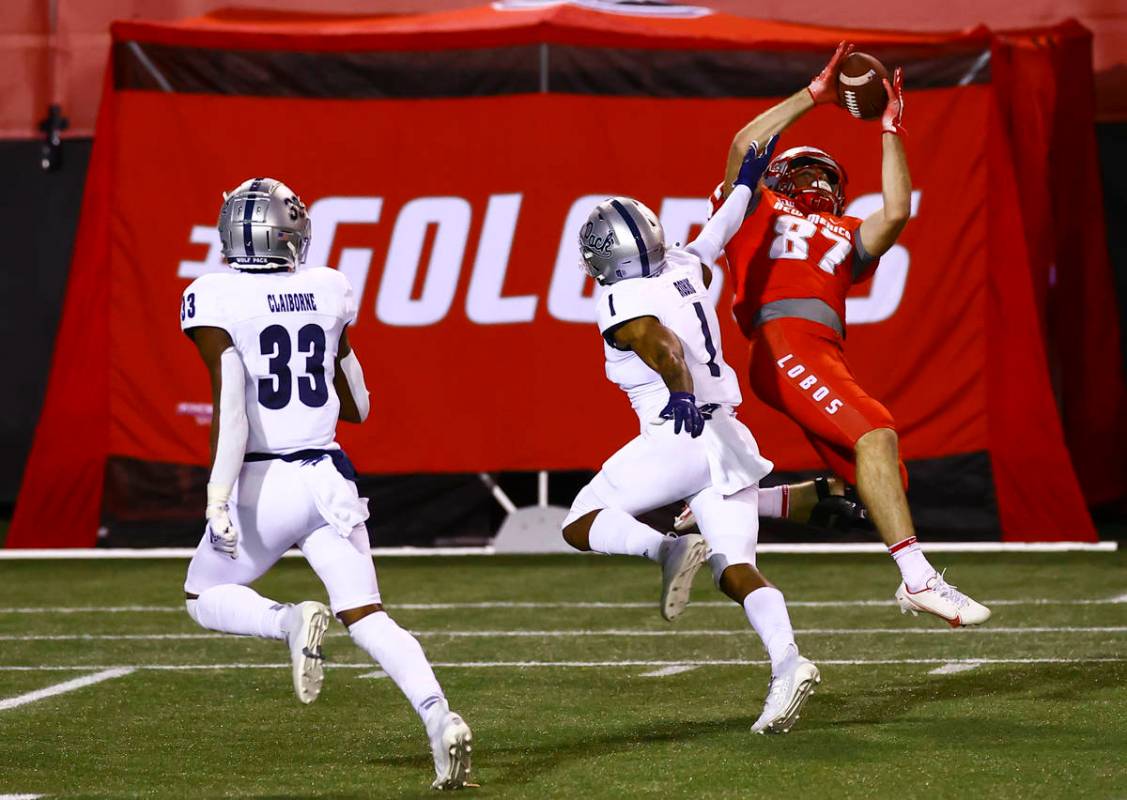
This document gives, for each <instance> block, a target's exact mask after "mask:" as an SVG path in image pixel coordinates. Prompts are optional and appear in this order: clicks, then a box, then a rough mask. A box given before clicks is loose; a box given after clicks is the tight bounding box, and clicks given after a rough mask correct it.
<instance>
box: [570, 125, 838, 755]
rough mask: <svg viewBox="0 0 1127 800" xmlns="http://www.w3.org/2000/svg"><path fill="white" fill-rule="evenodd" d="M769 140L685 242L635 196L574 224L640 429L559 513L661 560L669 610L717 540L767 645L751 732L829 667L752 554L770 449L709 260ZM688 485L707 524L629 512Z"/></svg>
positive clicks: (601, 537)
mask: <svg viewBox="0 0 1127 800" xmlns="http://www.w3.org/2000/svg"><path fill="white" fill-rule="evenodd" d="M774 143H775V139H774V138H772V139H771V141H770V142H768V144H767V146H766V147H765V148H764V149H763V153H762V154H759V152H758V146H757V145H756V144H754V143H753V144H752V146H751V148H750V150H749V151H748V154H747V156H746V158H745V159H744V162H743V165H742V167H741V169H740V172H739V175H738V177H737V179H736V181H735V188H734V189H733V191H732V193H731V195H730V196H729V198H728V200H727V202H725V204H724V206H723V207H722V208H721V209H720V210H719V211H718V212H717V213H716V214H715V215H714V216H713V217H712V219H711V220H709V222H708V224H706V225H705V227H704V230H702V231H701V234H700V236H699V237H697V238H696V239H695V240H693V241H692V242H690V243H689V244H688V245H687V246H685V247H683V248H682V247H667V246H666V244H665V235H664V231H663V230H662V227H661V223H660V222H658V220H657V217H656V216H655V215H654V213H653V212H652V211H650V210H649V209H648V208H646V207H645V206H644V205H642V204H641V203H639V202H638V201H637V200H634V199H632V198H628V197H613V198H610V199H609V200H606V201H604V202H603V203H600V204H599V205H598V206H596V207H595V210H594V211H592V212H591V214H590V216H589V217H588V218H587V221H586V223H584V225H583V227H582V229H581V230H580V234H579V245H580V252H581V254H582V257H583V262H584V265H585V267H586V269H587V272H588V273H589V274H590V275H591V276H592V277H594V278H595V279H596V280H597V281H598V282H599V284H601V285H602V287H603V288H602V290H601V293H600V295H599V297H598V301H597V302H598V323H599V330H600V332H601V333H602V335H603V339H604V350H605V353H606V372H607V377H608V378H609V379H610V380H611V381H612V382H614V383H616V384H618V386H619V387H620V388H621V389H622V390H623V391H624V392H626V394H627V395H628V396H629V398H630V403H631V405H632V406H633V407H634V411H635V412H637V414H638V420H639V423H640V425H641V433H640V434H639V435H638V436H637V437H636V438H635V439H633V440H632V441H630V442H629V443H628V444H626V446H624V447H623V448H622V449H621V450H619V451H618V452H617V453H615V454H614V455H612V456H611V457H610V458H609V459H608V460H607V461H606V463H604V464H603V467H602V469H601V470H600V471H599V472H598V474H596V475H595V477H594V478H592V480H591V482H590V483H588V484H587V485H586V486H585V487H583V489H581V490H580V491H579V494H578V495H577V496H576V498H575V501H574V503H572V506H571V510H570V511H569V513H568V515H567V517H566V518H565V520H564V522H563V536H564V539H565V540H566V541H567V542H568V544H570V545H571V546H572V547H575V548H576V549H578V550H594V551H596V552H599V553H607V554H620V555H634V556H644V557H646V558H649V559H651V560H653V561H656V562H658V563H660V564H661V566H662V573H663V586H662V600H661V611H662V614H663V616H664V617H665V618H666V619H673V618H675V617H676V616H678V615H679V614H680V613H681V612H682V611H683V610H684V608H685V605H686V604H687V603H688V599H689V590H690V588H691V586H692V580H693V576H694V575H695V574H696V572H697V570H698V569H699V568H700V566H701V564H702V563H703V561H704V560H705V557H706V553H707V552H708V551H709V550H710V551H711V555H710V556H708V561H709V564H710V566H711V567H712V572H713V577H714V578H715V580H716V583H717V586H719V588H720V590H721V591H722V592H724V593H725V594H726V595H728V596H729V597H731V598H732V599H733V600H734V601H735V602H737V603H739V604H740V605H741V606H742V607H743V609H744V612H745V613H746V615H747V618H748V621H749V622H750V623H751V625H752V627H753V628H754V629H755V631H756V633H758V634H759V637H760V638H761V639H762V640H763V644H764V646H765V647H766V649H767V653H768V655H769V657H770V659H771V683H770V687H769V689H768V692H767V700H766V702H765V704H764V709H763V713H762V714H761V715H760V717H759V719H758V720H757V721H756V722H755V724H754V725H753V726H752V730H753V731H755V732H757V733H786V732H787V731H788V730H790V728H791V727H792V726H793V725H794V723H795V721H796V720H797V719H798V715H799V712H800V711H801V708H802V705H803V703H804V702H805V701H806V699H807V698H808V697H809V695H810V694H811V693H812V692H813V690H814V686H815V684H817V683H818V682H819V681H820V680H821V678H820V675H819V673H818V668H817V667H816V666H815V665H814V664H813V663H811V662H810V661H809V660H807V659H805V658H803V657H802V656H801V655H800V654H799V652H798V647H797V645H796V644H795V641H794V632H793V630H792V628H791V624H790V617H789V615H788V613H787V609H786V604H785V602H784V600H783V595H782V593H781V592H780V591H779V590H778V589H776V588H775V587H774V586H772V585H771V584H770V583H769V582H768V581H767V580H766V578H764V577H763V575H762V574H761V573H760V572H759V571H758V570H757V569H756V567H755V545H756V540H757V537H758V533H759V517H758V507H759V502H758V484H759V480H760V478H762V477H763V476H764V475H766V474H767V473H768V472H770V470H771V462H770V461H767V460H766V459H764V458H762V457H761V456H760V455H759V448H758V446H757V445H756V443H755V439H754V438H753V437H752V435H751V433H750V432H749V431H748V430H747V428H745V427H744V426H743V424H742V423H740V422H739V421H738V420H737V419H736V417H735V409H736V407H737V406H739V404H740V402H741V400H742V398H741V395H740V388H739V384H738V382H737V380H736V375H735V373H734V372H733V371H732V368H731V367H729V366H728V365H727V364H726V363H725V361H724V356H723V351H722V348H721V342H720V326H719V324H718V322H717V318H716V311H715V309H714V308H713V306H712V303H711V301H710V300H709V296H708V286H709V284H710V282H711V279H712V276H711V271H710V269H709V268H708V266H707V264H710V263H713V262H714V261H715V259H716V257H717V255H718V254H719V253H720V252H721V250H722V249H723V247H724V245H725V244H727V242H728V240H729V239H730V238H731V237H732V235H733V234H734V233H735V232H736V230H737V229H738V228H739V226H740V223H742V222H743V219H744V213H745V211H746V210H747V205H748V201H749V200H750V199H751V196H752V192H753V190H754V189H755V186H756V184H757V183H758V181H759V178H760V176H761V175H762V173H763V170H764V169H765V168H766V166H767V162H768V161H769V160H770V157H771V152H772V150H773V149H774ZM682 498H688V502H689V506H690V507H691V508H692V510H693V513H694V514H695V516H696V519H697V524H698V525H699V527H700V530H701V533H702V534H703V537H702V536H701V535H700V534H687V535H683V536H680V537H667V536H663V535H662V534H660V533H658V532H657V531H655V530H654V529H653V528H650V527H649V526H648V525H644V524H642V523H641V522H638V521H637V520H636V519H635V518H634V517H635V516H636V515H638V514H642V513H645V512H647V511H650V510H652V509H654V508H658V507H660V506H664V505H667V504H669V503H671V502H675V501H677V500H681V499H682Z"/></svg>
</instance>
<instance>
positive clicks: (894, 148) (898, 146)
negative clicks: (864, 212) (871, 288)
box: [860, 67, 912, 258]
mask: <svg viewBox="0 0 1127 800" xmlns="http://www.w3.org/2000/svg"><path fill="white" fill-rule="evenodd" d="M903 82H904V73H903V70H902V69H901V68H900V67H897V68H896V73H895V75H894V76H893V79H892V83H891V84H890V83H889V82H888V81H887V80H886V81H885V82H884V88H885V90H886V91H887V92H888V106H887V108H886V109H885V112H884V116H883V117H882V118H881V124H882V126H883V132H882V133H881V193H882V195H883V196H884V206H883V207H882V208H881V209H880V210H879V211H875V212H873V213H872V214H870V215H869V216H868V217H866V218H865V221H864V222H862V223H861V230H860V236H861V245H862V247H864V249H865V252H866V253H867V254H868V255H869V256H870V257H872V258H879V257H880V256H882V255H884V254H885V253H886V252H888V249H889V248H890V247H892V245H893V244H895V243H896V238H897V237H898V236H899V235H900V232H901V231H902V230H904V226H905V225H907V224H908V218H909V217H910V216H911V213H912V176H911V175H910V174H909V173H908V158H907V156H906V155H905V154H904V142H903V141H902V140H901V136H902V135H903V133H904V126H903V119H904V92H903V88H902V87H903Z"/></svg>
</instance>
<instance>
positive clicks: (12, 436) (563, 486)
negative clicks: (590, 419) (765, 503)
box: [0, 123, 1127, 544]
mask: <svg viewBox="0 0 1127 800" xmlns="http://www.w3.org/2000/svg"><path fill="white" fill-rule="evenodd" d="M1096 135H1097V139H1098V142H1099V153H1100V165H1101V173H1102V177H1103V191H1104V212H1105V219H1106V225H1107V238H1108V247H1109V251H1110V255H1111V261H1112V268H1113V270H1114V272H1115V281H1116V289H1117V293H1118V299H1119V308H1120V320H1121V324H1120V340H1119V341H1108V342H1107V347H1109V348H1112V347H1118V348H1119V352H1120V356H1121V359H1122V361H1123V363H1124V369H1125V370H1127V314H1125V313H1124V311H1125V309H1127V123H1103V124H1099V125H1097V126H1096ZM91 146H92V140H90V139H73V140H68V141H66V142H64V144H63V149H62V156H63V159H62V164H61V168H60V169H58V170H56V171H52V172H45V171H43V170H42V169H41V167H40V147H41V144H40V142H39V141H34V140H27V141H0V175H2V176H3V183H4V190H5V191H4V192H3V194H2V196H0V219H2V220H3V222H4V233H5V235H4V237H3V239H4V241H5V243H6V244H7V245H8V246H9V247H11V250H9V251H8V252H6V253H5V257H4V263H3V266H2V267H0V342H2V343H3V345H2V347H3V353H4V359H3V360H4V378H3V382H2V384H0V385H2V388H3V390H2V391H0V455H2V458H0V518H2V517H10V516H11V512H12V508H13V506H14V503H15V499H16V496H17V494H18V493H19V485H20V478H21V476H22V474H23V467H24V462H25V461H26V459H27V454H28V451H29V449H30V447H31V442H32V438H33V436H34V433H35V425H36V422H37V420H38V418H39V410H40V407H41V405H42V402H43V397H44V393H45V390H46V386H47V378H48V374H49V371H50V365H51V358H52V352H53V348H54V338H55V332H56V329H57V327H58V322H59V317H60V314H61V311H62V302H63V297H64V294H65V291H66V280H67V273H68V271H69V269H70V257H71V252H72V248H73V246H74V238H75V232H76V228H77V225H78V217H79V211H80V207H81V202H82V189H83V185H84V182H85V177H86V167H87V163H88V162H89V158H90V150H91ZM1082 200H1083V199H1082V198H1077V201H1078V202H1080V201H1082ZM171 213H175V208H174V207H173V208H172V210H171ZM76 299H77V300H78V301H79V302H81V298H76ZM584 479H585V476H583V475H578V474H577V475H560V476H558V477H557V478H556V479H554V480H553V486H552V497H551V500H552V502H553V503H557V504H561V505H567V504H568V501H569V500H570V498H571V496H572V494H573V493H574V491H575V490H576V489H577V488H578V486H579V485H581V482H582V481H583V480H584ZM371 480H372V481H373V484H372V485H371V486H368V487H365V488H366V489H367V490H368V492H369V493H370V495H371V496H372V498H373V509H376V511H375V513H374V515H373V519H372V522H371V523H370V524H372V527H373V534H374V537H375V538H377V539H378V538H380V537H378V536H375V533H377V532H378V530H379V529H380V528H381V527H383V528H386V530H387V531H388V536H390V537H392V538H394V539H396V540H397V541H394V542H392V541H387V542H386V543H387V544H392V543H395V544H398V543H400V541H398V540H400V539H402V538H403V537H404V536H407V537H408V538H411V537H410V535H409V534H410V532H411V531H410V530H409V529H411V528H414V527H415V526H416V525H419V524H424V525H426V526H435V527H439V528H447V529H448V530H459V531H464V532H465V534H464V535H465V537H466V538H467V539H480V538H483V537H484V536H486V535H488V530H490V529H495V528H496V526H497V525H498V524H499V523H500V519H501V516H502V514H501V512H500V509H499V507H498V506H497V505H496V503H495V502H494V501H493V499H492V498H491V497H490V495H489V493H488V491H487V490H486V489H485V488H484V486H483V485H482V484H481V483H480V481H479V480H478V478H477V476H473V475H452V476H430V477H427V478H421V479H420V478H414V479H412V478H408V477H407V476H402V477H394V476H393V477H389V478H380V479H371ZM501 483H502V486H503V487H504V488H505V489H506V491H508V492H509V493H510V494H511V496H512V497H513V500H514V501H515V502H516V503H517V505H523V504H528V503H532V502H534V500H535V480H534V479H533V477H532V476H531V475H521V474H513V475H506V476H501ZM404 492H407V493H409V494H412V495H414V496H415V501H416V502H414V503H410V504H408V505H409V506H413V507H414V508H415V509H418V508H419V507H420V506H423V507H438V508H447V509H450V508H452V507H453V506H457V507H459V513H458V514H456V515H455V516H454V517H452V518H450V519H445V520H444V522H445V524H442V522H440V521H439V520H437V519H429V520H423V519H419V518H416V517H413V516H412V517H408V518H404V517H403V516H401V515H400V514H397V512H396V511H395V509H394V508H389V506H388V505H382V504H380V503H378V502H377V500H378V497H379V495H381V494H386V495H387V496H389V497H398V498H400V499H402V498H403V495H404ZM557 495H559V496H557ZM419 501H423V502H421V503H420V502H419ZM427 501H432V502H427ZM381 507H382V509H384V510H383V511H382V512H381V510H379V509H381ZM381 514H382V516H381ZM447 516H449V515H447ZM1123 516H1124V510H1123V508H1122V507H1116V508H1109V509H1102V510H1098V513H1097V520H1100V521H1103V522H1105V523H1106V522H1112V523H1115V522H1116V521H1119V522H1121V521H1122V518H1123ZM921 522H922V521H921ZM436 523H438V524H437V525H436ZM192 527H193V530H196V529H198V525H197V524H193V526H192ZM921 527H926V526H925V525H921ZM114 529H115V538H117V536H119V535H120V536H124V537H125V539H124V540H122V541H119V542H114V544H136V543H138V542H133V541H128V539H129V537H128V530H129V526H128V525H120V524H119V525H115V526H114ZM118 531H120V534H118V533H117V532H118ZM431 531H432V533H431V536H428V537H427V538H431V537H432V536H433V527H432V528H431ZM170 533H171V531H170ZM192 535H198V534H196V533H193V534H192ZM175 538H176V539H177V540H179V539H180V538H181V537H180V536H176V537H175ZM145 542H146V543H147V544H161V542H155V541H152V540H151V538H148V537H145ZM169 543H172V542H169ZM177 543H179V542H177ZM450 543H456V542H454V541H451V542H450ZM467 543H468V542H467Z"/></svg>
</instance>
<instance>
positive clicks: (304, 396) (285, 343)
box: [258, 323, 329, 411]
mask: <svg viewBox="0 0 1127 800" xmlns="http://www.w3.org/2000/svg"><path fill="white" fill-rule="evenodd" d="M258 344H259V352H261V353H262V355H264V356H268V357H269V359H270V361H269V366H270V377H269V378H259V379H258V402H259V403H260V404H262V405H263V406H265V407H266V408H269V409H273V410H274V411H277V410H278V409H280V408H285V407H286V406H288V405H289V404H290V399H291V398H292V396H293V373H292V372H291V371H290V356H292V355H293V345H292V344H291V343H290V333H289V331H287V330H286V329H285V328H283V327H282V326H281V325H271V326H270V327H268V328H266V329H264V330H263V331H262V333H260V334H259V335H258ZM297 350H298V353H300V354H301V355H303V356H305V374H304V375H299V376H298V379H297V396H298V399H300V400H301V402H302V403H303V404H304V405H307V406H309V407H310V408H320V407H321V406H323V405H325V403H327V402H329V385H328V383H326V382H325V330H324V328H322V327H321V326H320V325H315V324H313V323H310V324H308V325H306V326H304V327H303V328H301V330H299V331H298V332H297Z"/></svg>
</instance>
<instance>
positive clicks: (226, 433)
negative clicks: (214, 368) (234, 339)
mask: <svg viewBox="0 0 1127 800" xmlns="http://www.w3.org/2000/svg"><path fill="white" fill-rule="evenodd" d="M219 365H220V373H221V375H222V382H221V383H220V385H219V436H218V437H217V439H216V444H215V463H214V464H213V465H212V467H211V480H210V481H209V483H208V502H209V503H210V502H211V500H212V497H213V493H214V496H215V497H216V498H219V497H223V498H224V500H225V498H226V496H228V495H230V492H231V488H232V487H233V486H234V485H235V481H236V479H238V477H239V472H240V471H241V470H242V468H243V457H244V456H245V455H246V452H245V451H246V446H247V432H248V427H247V409H246V372H245V370H244V368H243V361H242V359H241V358H239V354H238V353H237V352H236V351H235V348H233V347H228V348H227V349H226V350H224V351H223V355H221V356H220V357H219Z"/></svg>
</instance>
